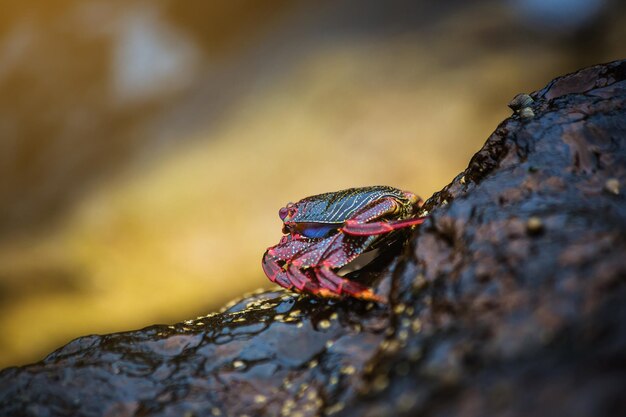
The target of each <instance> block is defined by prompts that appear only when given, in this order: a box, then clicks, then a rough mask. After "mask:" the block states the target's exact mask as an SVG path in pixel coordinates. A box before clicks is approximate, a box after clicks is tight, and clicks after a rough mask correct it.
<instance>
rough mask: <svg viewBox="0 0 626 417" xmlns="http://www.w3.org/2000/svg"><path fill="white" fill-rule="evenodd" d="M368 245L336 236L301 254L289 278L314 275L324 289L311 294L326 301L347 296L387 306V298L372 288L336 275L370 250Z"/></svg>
mask: <svg viewBox="0 0 626 417" xmlns="http://www.w3.org/2000/svg"><path fill="white" fill-rule="evenodd" d="M368 241H369V239H368V238H349V237H347V236H346V235H344V234H342V233H337V234H335V235H334V236H332V237H330V238H327V239H323V240H321V241H319V242H317V243H315V244H313V245H311V246H309V247H307V248H306V249H304V250H302V251H301V252H300V253H298V255H297V256H296V257H295V258H294V259H293V260H292V262H291V264H290V266H289V270H288V275H290V276H297V275H299V274H305V273H306V274H313V275H314V276H315V278H316V280H317V282H318V283H319V285H320V287H321V288H320V289H319V290H317V291H309V292H312V293H314V294H319V295H322V296H324V297H339V296H342V295H344V294H347V295H350V296H351V297H353V298H358V299H361V300H366V301H376V302H382V303H385V302H386V301H387V300H386V299H385V297H383V296H379V295H377V294H375V293H374V291H372V289H371V288H369V287H367V286H365V285H362V284H359V283H357V282H354V281H351V280H349V279H347V278H344V277H341V276H339V275H337V274H336V273H335V272H334V269H338V268H341V267H342V266H344V265H346V264H347V263H348V262H350V261H351V260H352V259H354V258H356V257H357V256H358V255H359V254H361V253H362V251H363V248H365V247H367V246H368V243H369V242H368ZM305 268H306V269H305ZM303 269H304V271H303Z"/></svg>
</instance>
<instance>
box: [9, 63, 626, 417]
mask: <svg viewBox="0 0 626 417" xmlns="http://www.w3.org/2000/svg"><path fill="white" fill-rule="evenodd" d="M530 96H531V97H532V99H533V100H534V101H533V102H532V103H530V102H529V103H527V104H529V107H527V108H529V109H531V110H532V114H533V116H532V117H531V118H522V117H521V115H519V114H516V115H514V116H512V117H511V118H509V119H507V120H505V121H504V122H503V123H502V124H501V125H500V126H498V128H497V129H496V131H495V132H494V133H493V135H492V136H491V137H490V138H489V139H488V140H487V143H486V144H485V146H484V147H483V148H482V149H481V150H480V151H479V152H478V153H477V154H476V155H475V156H474V157H473V158H472V160H471V161H470V164H469V166H468V168H467V169H466V170H465V172H463V173H462V174H460V175H459V176H458V177H457V178H456V179H455V180H454V181H453V182H452V183H451V184H450V185H448V186H447V187H445V188H444V189H443V190H442V191H440V192H438V193H436V194H435V195H434V196H433V197H432V198H431V199H430V200H428V201H427V203H426V205H425V209H426V210H428V211H429V212H430V219H429V220H428V221H427V222H426V223H425V224H424V225H423V226H422V227H420V228H419V229H418V230H416V231H415V233H414V235H413V236H412V237H411V239H410V241H409V244H408V245H407V247H405V248H404V250H401V249H399V248H398V249H397V250H393V251H391V252H390V254H389V253H388V258H380V259H379V260H377V261H376V262H374V263H373V264H370V265H368V266H367V267H366V268H365V269H364V270H362V271H359V272H357V273H355V277H356V275H359V274H360V275H362V277H361V278H363V279H372V278H374V277H378V278H379V279H380V281H381V282H382V284H381V285H386V286H389V285H391V294H390V300H391V302H390V305H389V306H378V305H374V304H364V303H361V302H359V301H354V300H345V301H342V302H336V301H328V300H316V299H312V298H310V297H307V296H298V295H294V294H291V293H289V292H283V291H276V292H268V293H264V294H256V295H252V296H249V297H246V298H244V299H243V300H241V301H239V302H238V303H237V304H235V305H233V306H230V307H229V308H228V309H226V310H225V311H223V312H221V313H218V314H213V315H209V316H206V317H201V318H198V319H196V320H191V321H188V322H185V323H179V324H176V325H174V326H152V327H148V328H146V329H143V330H140V331H135V332H127V333H118V334H112V335H106V336H88V337H83V338H80V339H77V340H75V341H73V342H71V343H70V344H68V345H66V346H65V347H63V348H61V349H59V350H58V351H56V352H54V353H52V354H51V355H50V356H48V357H47V358H46V359H44V360H43V361H41V362H40V363H37V364H34V365H29V366H25V367H21V368H9V369H6V370H4V371H3V372H2V373H0V415H15V416H35V415H49V416H54V415H75V416H78V415H81V416H82V415H84V416H91V415H94V416H96V415H104V416H131V415H134V416H143V415H172V416H206V415H227V416H243V415H248V416H256V415H268V416H276V415H290V416H316V415H331V414H332V415H334V414H337V415H345V416H372V417H373V416H398V415H428V416H488V415H494V416H495V415H498V416H499V415H506V416H529V415H532V416H544V415H545V416H589V415H593V416H600V415H607V416H608V415H620V414H621V415H624V413H625V412H626V397H625V396H624V395H623V391H624V386H626V286H625V285H624V283H625V280H626V278H625V277H626V255H625V254H626V199H625V197H624V192H623V190H622V189H621V188H623V184H626V110H625V105H624V104H625V102H626V61H620V62H614V63H610V64H607V65H598V66H595V67H591V68H587V69H584V70H581V71H579V72H577V73H575V74H571V75H568V76H565V77H561V78H558V79H556V80H554V81H553V82H551V83H550V84H549V85H548V86H547V87H546V88H545V89H543V90H541V91H538V92H535V93H532V94H530ZM620 187H621V188H620Z"/></svg>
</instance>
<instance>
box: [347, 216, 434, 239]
mask: <svg viewBox="0 0 626 417" xmlns="http://www.w3.org/2000/svg"><path fill="white" fill-rule="evenodd" d="M424 221H426V217H421V218H418V219H406V220H396V221H389V222H373V223H360V222H358V221H357V220H346V223H345V224H344V226H343V227H342V228H341V231H343V232H344V233H345V234H348V235H352V236H372V235H380V234H383V233H389V232H393V231H394V230H398V229H403V228H405V227H411V226H415V225H417V224H422V223H424Z"/></svg>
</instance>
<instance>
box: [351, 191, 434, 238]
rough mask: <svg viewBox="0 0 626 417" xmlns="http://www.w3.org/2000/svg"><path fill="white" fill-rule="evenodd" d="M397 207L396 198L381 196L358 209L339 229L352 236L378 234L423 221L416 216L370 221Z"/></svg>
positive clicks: (388, 213)
mask: <svg viewBox="0 0 626 417" xmlns="http://www.w3.org/2000/svg"><path fill="white" fill-rule="evenodd" d="M416 204H419V203H416ZM399 209H400V206H399V205H398V202H397V200H395V199H393V198H383V199H381V200H379V201H376V202H374V203H372V204H370V205H368V206H366V207H364V208H363V209H362V210H360V211H358V212H357V214H356V215H355V216H354V217H352V218H351V219H348V220H346V221H345V223H344V225H343V227H342V228H341V231H342V232H344V233H346V234H348V235H353V236H372V235H380V234H382V233H389V232H392V231H394V230H398V229H402V228H405V227H411V226H415V225H416V224H420V223H423V222H424V220H425V219H424V218H418V219H406V220H395V221H389V222H383V221H379V222H372V220H375V219H380V218H381V217H384V216H386V215H390V214H394V213H396V212H397V211H398V210H399Z"/></svg>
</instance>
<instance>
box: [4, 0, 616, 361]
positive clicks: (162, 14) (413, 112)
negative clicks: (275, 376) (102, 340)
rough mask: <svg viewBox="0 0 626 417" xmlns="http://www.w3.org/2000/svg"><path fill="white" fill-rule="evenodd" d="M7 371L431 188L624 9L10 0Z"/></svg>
mask: <svg viewBox="0 0 626 417" xmlns="http://www.w3.org/2000/svg"><path fill="white" fill-rule="evenodd" d="M0 7H1V9H0V10H2V12H1V13H0V368H2V367H5V366H9V365H18V364H24V363H28V362H32V361H36V360H39V359H41V358H42V357H43V355H44V354H45V353H48V352H49V351H51V350H52V349H54V348H56V347H59V346H60V345H62V344H64V343H66V342H68V341H69V340H71V339H72V338H74V337H77V336H80V335H85V334H89V333H105V332H113V331H122V330H130V329H134V328H139V327H143V326H146V325H150V324H155V323H170V322H175V321H178V320H182V319H188V318H194V317H196V316H199V315H204V314H207V313H209V312H211V311H212V310H215V309H217V308H219V306H220V305H222V304H224V303H225V302H226V301H228V300H229V299H231V298H233V297H236V296H239V295H241V294H242V293H243V292H245V291H248V290H252V289H255V288H259V287H270V286H271V285H270V283H269V281H268V280H267V279H266V278H265V276H264V275H263V272H262V270H261V268H260V260H261V255H262V254H263V252H264V250H265V248H266V247H268V246H270V245H273V244H275V243H277V242H278V240H279V238H280V235H281V232H280V230H281V224H280V221H279V218H278V215H277V212H278V209H279V208H280V207H282V206H283V205H284V204H285V203H287V202H288V201H295V200H298V199H300V198H303V197H306V196H308V195H312V194H317V193H321V192H326V191H335V190H339V189H342V188H347V187H353V186H363V185H374V184H387V185H393V186H396V187H400V188H404V189H407V190H411V191H413V192H416V193H418V194H420V195H422V196H423V197H425V198H427V197H429V196H430V195H431V194H432V193H433V192H434V191H437V190H438V189H440V188H441V187H442V186H444V185H446V184H447V183H448V182H449V181H450V180H451V179H452V178H453V177H454V176H455V175H456V174H457V173H458V172H460V171H461V170H463V169H464V168H465V166H466V165H467V163H468V161H469V158H470V157H471V155H472V154H473V153H474V152H475V151H476V150H478V149H479V148H480V147H481V145H482V144H483V142H484V141H485V140H486V139H487V137H488V136H489V134H490V133H491V132H492V131H493V130H494V129H495V127H496V126H497V124H498V123H499V122H500V121H501V120H502V119H504V118H506V117H507V116H508V115H510V110H509V109H508V108H507V106H506V104H507V103H508V101H509V100H510V99H511V98H512V97H513V96H514V95H515V94H516V93H519V92H530V91H533V90H536V89H539V88H541V87H543V86H544V85H545V84H546V83H547V82H548V81H550V80H551V79H552V78H554V77H555V76H558V75H562V74H564V73H567V72H571V71H574V70H577V69H579V68H581V67H583V66H587V65H591V64H596V63H601V62H606V61H610V60H614V59H619V58H624V57H625V52H626V47H625V40H626V11H625V8H626V7H625V6H624V2H620V1H617V0H616V1H610V0H604V1H602V0H517V1H515V0H509V1H502V0H500V1H473V2H467V1H462V0H456V1H452V0H450V1H436V0H428V1H426V0H422V1H420V0H411V1H409V0H406V1H385V2H380V1H373V0H371V1H370V0H334V1H304V0H301V1H293V0H291V1H288V0H263V1H261V0H256V1H253V0H238V1H211V2H208V1H203V0H198V1H191V0H188V1H184V2H181V1H175V0H124V1H110V0H32V1H28V2H14V1H10V0H1V1H0Z"/></svg>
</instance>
